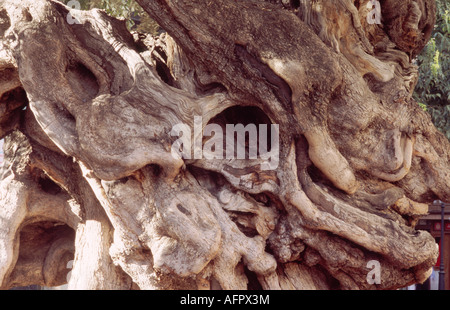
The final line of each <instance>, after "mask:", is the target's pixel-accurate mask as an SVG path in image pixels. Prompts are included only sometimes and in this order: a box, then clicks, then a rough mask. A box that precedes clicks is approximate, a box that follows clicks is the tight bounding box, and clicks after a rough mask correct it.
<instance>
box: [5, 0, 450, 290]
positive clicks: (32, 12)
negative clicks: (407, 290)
mask: <svg viewBox="0 0 450 310" xmlns="http://www.w3.org/2000/svg"><path fill="white" fill-rule="evenodd" d="M137 2H138V3H139V4H140V5H141V6H142V7H143V8H144V10H145V11H146V12H147V13H148V14H149V15H150V16H151V17H152V18H153V19H154V20H156V21H157V22H158V23H159V24H160V25H161V26H162V27H163V28H164V29H165V31H167V32H165V33H163V34H162V35H160V36H159V37H152V36H149V35H139V34H136V33H133V34H131V33H130V32H129V31H128V30H127V28H126V26H125V22H124V21H121V20H117V19H115V18H112V17H110V16H108V15H107V14H106V13H105V12H103V11H101V10H97V9H94V10H90V11H78V10H70V8H68V7H66V6H64V5H63V4H61V3H59V2H56V1H43V0H41V1H21V2H20V3H19V2H17V1H9V0H7V1H1V2H0V74H1V76H0V136H1V137H4V138H5V141H6V142H5V159H6V161H5V165H4V168H3V175H2V180H1V183H0V288H4V289H7V288H11V287H14V286H23V285H28V284H39V285H46V286H57V285H61V284H64V283H66V281H67V277H66V276H67V272H68V271H69V270H68V269H67V268H66V266H67V263H68V262H69V261H70V260H73V261H74V262H73V270H72V274H71V278H70V281H69V288H71V289H218V288H221V289H248V288H263V289H272V290H273V289H396V288H399V287H404V286H407V285H410V284H413V283H420V282H423V281H424V280H426V279H427V277H428V276H429V275H430V268H431V267H432V266H433V265H434V264H435V262H436V260H437V256H438V248H437V245H436V243H435V241H434V238H433V237H432V236H431V235H430V234H428V233H427V232H424V231H418V230H416V229H415V225H416V224H417V221H418V219H419V218H420V216H422V215H424V214H426V213H427V212H428V206H427V204H429V203H431V202H432V201H433V200H435V199H440V200H443V201H449V200H450V187H449V186H450V143H449V141H448V140H447V139H446V138H445V137H444V135H443V134H441V133H440V132H438V131H437V129H436V128H435V127H434V126H433V124H432V122H431V119H430V117H429V116H428V115H427V114H426V113H425V112H424V111H423V110H422V109H421V108H420V107H419V105H418V104H417V103H416V102H415V101H414V100H413V99H412V92H413V90H414V87H415V84H416V82H417V74H418V73H417V72H418V71H417V68H416V67H415V65H414V64H413V63H412V61H413V59H414V57H415V56H416V55H417V54H418V53H419V52H420V50H422V48H423V47H424V46H425V44H426V42H427V41H428V40H429V38H430V35H431V30H432V28H433V25H434V21H435V3H434V1H433V0H407V1H401V2H400V1H397V0H384V1H381V11H382V19H381V22H382V23H381V24H369V23H368V22H367V19H366V16H367V15H368V14H369V13H370V10H371V9H369V8H368V6H367V3H368V2H369V1H368V0H361V1H351V0H335V1H328V0H327V1H325V0H317V1H309V0H301V1H262V0H259V1H257V0H252V1H228V0H215V1H211V0H209V1H208V0H203V1H201V0H195V1H193V0H189V1H188V0H186V1H183V0H176V1H175V0H151V1H150V0H149V1H146V0H138V1H137ZM69 14H70V15H69ZM73 18H75V19H76V21H77V22H76V23H68V20H69V19H73ZM195 116H201V117H202V124H201V125H202V128H205V126H206V125H207V124H209V123H215V124H218V125H220V126H222V127H223V128H225V125H226V124H238V123H246V124H249V123H255V124H267V125H270V124H278V125H279V163H278V167H277V168H276V169H275V170H266V169H263V167H264V161H263V160H261V159H260V158H258V159H245V160H242V159H205V158H202V159H196V158H194V159H184V158H181V157H180V156H178V157H177V156H173V155H172V152H171V145H172V144H173V143H174V141H175V139H176V137H174V136H171V134H170V132H171V130H172V128H173V127H174V126H175V125H177V124H181V123H183V124H187V126H188V127H189V128H190V129H192V132H194V130H193V128H194V119H195ZM193 138H195V137H193ZM210 142H211V141H208V140H206V139H205V138H204V139H203V141H202V143H203V146H204V145H205V144H207V143H210ZM374 260H375V261H378V262H379V263H380V267H381V268H380V270H381V283H375V284H371V282H370V281H367V275H368V273H369V272H370V271H371V269H370V267H368V263H369V262H370V261H374Z"/></svg>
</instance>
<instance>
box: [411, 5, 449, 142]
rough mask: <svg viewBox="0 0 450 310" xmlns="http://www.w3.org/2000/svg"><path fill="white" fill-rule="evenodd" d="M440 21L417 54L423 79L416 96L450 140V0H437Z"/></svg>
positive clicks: (419, 83)
mask: <svg viewBox="0 0 450 310" xmlns="http://www.w3.org/2000/svg"><path fill="white" fill-rule="evenodd" d="M436 4H437V20H436V25H435V28H434V31H433V34H432V38H431V40H430V42H429V43H428V44H427V46H426V47H425V49H424V50H423V51H422V53H421V54H420V55H419V56H418V57H417V64H418V65H419V82H418V83H417V86H416V89H415V93H414V98H415V99H416V101H417V102H419V104H420V106H421V107H422V108H424V109H425V110H426V111H427V112H429V113H430V115H431V117H432V119H433V122H434V124H435V125H436V127H437V128H438V129H439V130H441V131H442V132H443V133H444V134H445V135H446V136H447V138H448V139H450V83H449V76H448V74H449V72H450V2H448V0H437V1H436Z"/></svg>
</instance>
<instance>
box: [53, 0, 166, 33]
mask: <svg viewBox="0 0 450 310" xmlns="http://www.w3.org/2000/svg"><path fill="white" fill-rule="evenodd" d="M59 1H61V2H62V3H64V4H66V5H70V4H71V3H75V2H74V1H72V2H70V0H59ZM77 2H78V3H79V4H80V6H79V7H80V9H81V10H89V9H93V8H99V9H103V10H105V11H106V13H108V15H111V16H114V17H116V18H122V19H125V20H126V21H127V26H128V29H130V30H131V29H133V30H136V31H138V32H143V33H151V34H153V35H155V34H157V33H158V31H159V30H160V27H159V25H158V24H157V23H156V22H155V21H154V20H153V19H151V18H150V17H149V16H148V14H147V13H145V11H144V10H143V9H142V8H141V7H140V6H139V5H138V4H137V3H136V1H134V0H77ZM72 7H73V8H75V9H78V7H75V6H72ZM136 18H137V19H139V22H136V21H135V20H136Z"/></svg>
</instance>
